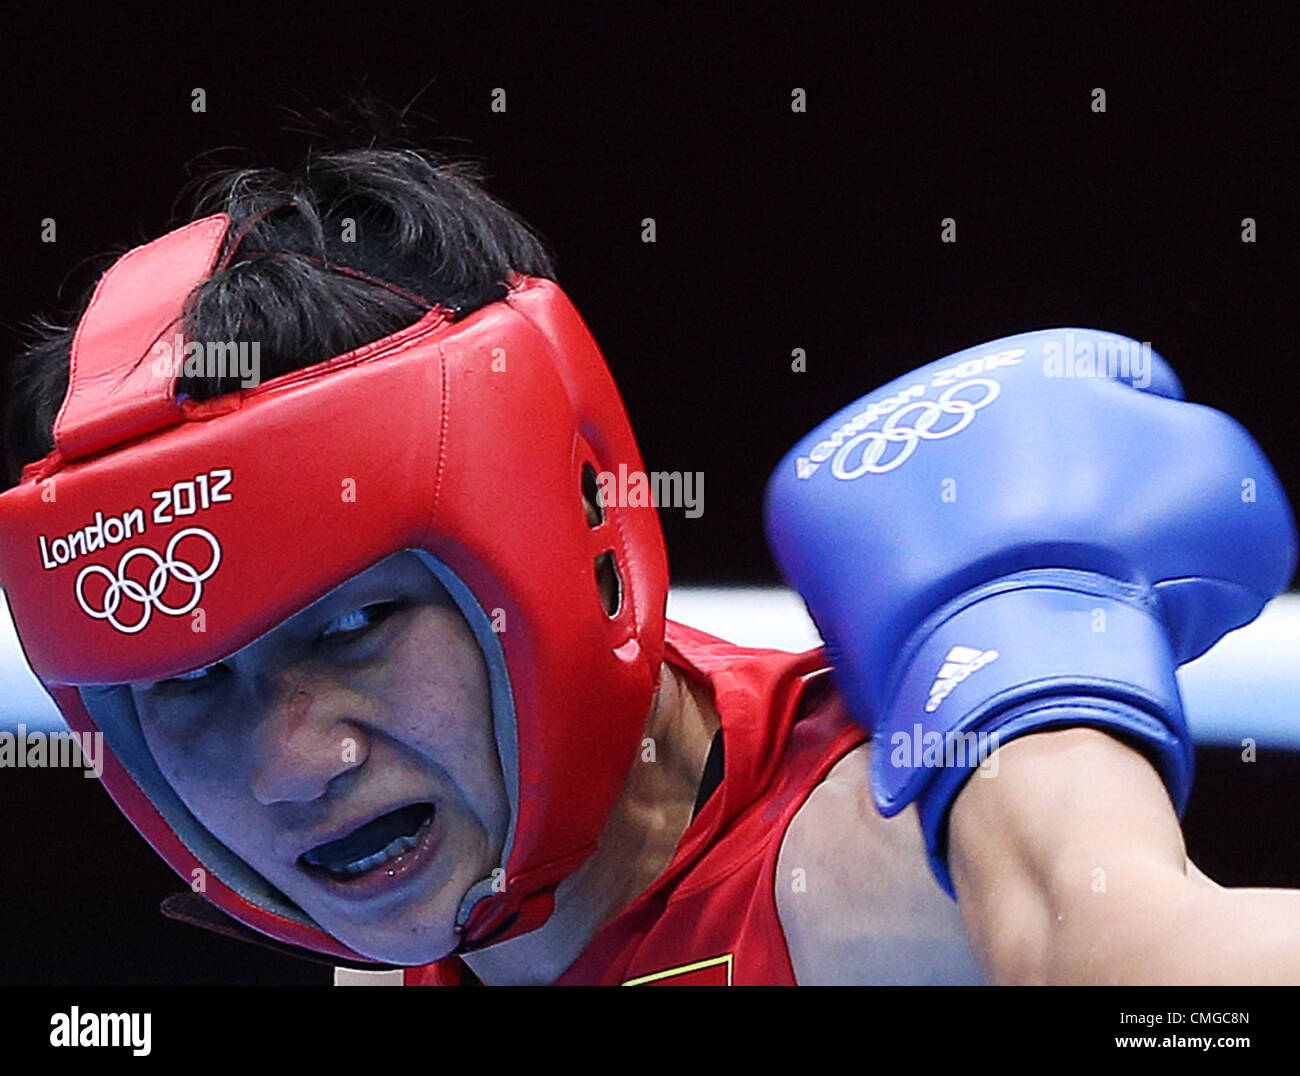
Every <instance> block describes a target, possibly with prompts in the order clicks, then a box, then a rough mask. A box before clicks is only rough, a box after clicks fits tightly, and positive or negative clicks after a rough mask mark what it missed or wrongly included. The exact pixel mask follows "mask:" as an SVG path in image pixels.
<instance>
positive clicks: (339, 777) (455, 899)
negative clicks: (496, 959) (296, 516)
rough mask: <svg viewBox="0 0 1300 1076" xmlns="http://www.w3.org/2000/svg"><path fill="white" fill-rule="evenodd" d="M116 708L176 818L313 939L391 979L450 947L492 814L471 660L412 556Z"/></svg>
mask: <svg viewBox="0 0 1300 1076" xmlns="http://www.w3.org/2000/svg"><path fill="white" fill-rule="evenodd" d="M132 694H133V695H134V697H135V700H136V707H137V709H138V711H139V714H140V724H141V728H142V730H143V732H144V736H145V740H146V742H147V743H148V745H149V749H150V750H151V751H152V752H153V755H154V758H155V759H156V760H157V762H158V765H159V767H160V769H161V770H162V772H163V774H164V776H166V778H167V780H168V781H169V782H170V783H171V785H172V787H173V788H174V789H175V790H176V792H177V794H178V795H179V796H180V798H181V799H182V800H183V801H184V803H185V805H186V806H187V807H189V809H190V810H191V811H192V812H193V813H194V815H195V817H197V818H198V820H199V821H200V822H202V823H203V825H204V826H206V827H207V829H208V830H210V831H211V832H212V833H213V834H214V835H215V836H216V837H217V838H218V839H219V840H221V841H222V842H224V843H225V844H226V845H227V846H228V847H229V848H230V849H232V850H233V851H234V852H235V853H236V854H238V855H239V856H240V857H241V858H242V859H243V860H244V861H245V862H247V863H248V864H249V865H250V866H251V867H253V868H254V869H255V870H256V871H258V872H259V873H260V874H261V875H262V876H263V877H265V878H266V879H267V880H268V881H270V882H271V883H272V884H274V885H275V886H276V887H277V888H278V889H280V890H281V891H282V892H283V893H284V894H285V895H286V896H288V897H289V898H290V899H292V900H293V901H294V902H295V903H297V904H298V905H299V907H301V908H302V909H303V910H304V911H305V912H307V914H308V915H310V916H311V917H312V918H313V919H314V920H315V921H316V922H317V923H319V924H320V925H321V926H322V927H323V928H324V929H325V930H327V931H328V932H329V933H330V934H332V935H333V936H334V937H336V938H338V939H339V940H340V941H342V942H344V943H345V944H347V945H348V946H350V947H352V948H353V949H355V950H356V951H358V952H360V953H362V954H364V955H366V956H369V957H371V958H374V959H377V960H382V961H387V962H391V963H403V964H420V963H428V962H430V961H432V960H435V959H437V958H439V957H441V956H444V955H446V954H447V953H448V952H449V951H450V950H451V949H452V948H453V946H454V945H455V944H456V940H457V939H456V936H455V934H454V933H453V930H452V924H453V923H454V921H455V914H456V909H457V906H458V904H459V903H460V900H461V897H462V896H463V895H464V894H465V891H466V890H467V889H468V888H469V887H470V886H471V885H473V884H474V883H475V882H477V881H478V880H480V879H481V878H484V877H486V876H487V875H489V874H490V873H491V871H492V869H493V868H494V867H496V866H497V865H498V864H499V863H500V857H501V852H502V847H503V844H504V840H505V834H506V830H507V826H508V824H509V805H508V801H507V799H506V794H505V787H504V783H503V780H502V776H501V767H500V762H499V759H498V756H497V750H496V741H495V738H494V734H493V729H492V713H491V701H490V695H489V688H488V676H487V668H486V666H485V664H484V661H483V657H482V654H481V652H480V650H479V647H478V644H477V642H476V641H475V639H474V635H473V633H472V632H471V630H470V628H469V626H468V625H467V624H466V622H465V620H464V618H463V617H462V616H461V614H460V612H459V610H458V609H457V608H456V606H455V604H454V603H453V602H452V601H451V599H450V597H449V596H448V595H447V593H446V591H445V590H444V589H443V588H442V586H441V585H440V584H439V583H438V582H437V581H436V580H435V579H434V577H433V576H432V574H431V573H430V572H429V571H428V570H427V569H426V568H425V567H424V566H423V565H422V564H421V563H420V562H419V560H418V559H417V558H416V557H415V556H414V555H413V554H410V553H401V554H397V555H396V556H393V557H390V558H388V559H387V560H385V561H383V562H382V563H380V564H378V565H376V566H375V567H374V568H371V569H370V570H369V571H367V572H365V573H363V574H361V575H359V576H357V577H356V578H355V579H353V580H351V581H350V582H348V583H347V584H345V585H344V586H342V587H340V588H338V589H337V590H335V591H334V592H333V593H331V594H329V595H327V596H326V597H325V598H322V599H321V600H320V601H318V602H316V603H315V604H314V605H312V606H310V607H309V608H307V609H305V610H303V611H302V612H300V613H298V614H297V615H295V616H293V617H292V618H290V619H289V620H286V621H285V622H284V623H283V624H281V625H279V626H278V627H277V628H276V629H275V630H274V631H272V632H270V633H269V634H267V635H265V636H263V637H262V638H261V639H259V640H257V641H256V642H254V643H252V644H250V645H249V646H247V647H245V648H244V649H243V650H241V651H240V652H239V653H238V654H236V655H235V656H234V657H233V658H230V659H228V660H227V661H224V662H221V663H220V664H218V665H215V666H212V667H210V668H209V669H207V670H204V671H202V672H200V673H196V674H191V675H188V676H186V677H185V678H179V679H175V680H162V681H158V682H156V683H147V684H133V685H132Z"/></svg>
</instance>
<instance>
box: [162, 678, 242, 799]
mask: <svg viewBox="0 0 1300 1076" xmlns="http://www.w3.org/2000/svg"><path fill="white" fill-rule="evenodd" d="M137 712H138V713H139V716H140V731H141V733H142V735H143V736H144V741H145V745H146V746H147V747H148V748H149V753H150V754H151V755H153V758H154V761H155V762H156V763H157V764H158V769H159V770H161V771H162V775H163V777H164V778H166V780H167V783H168V784H169V785H171V786H172V788H173V789H174V790H175V792H176V794H177V795H178V796H179V797H180V798H181V801H182V802H183V803H184V804H185V805H186V806H187V807H188V808H189V809H190V810H191V811H192V812H194V813H195V814H196V815H198V816H199V817H201V818H202V817H206V816H207V815H208V813H209V812H208V810H207V809H208V808H210V806H211V805H212V804H215V803H217V802H221V801H225V800H228V799H229V798H230V787H231V786H232V785H233V782H234V779H235V771H236V761H237V759H238V757H239V752H238V749H237V745H236V744H235V743H234V742H233V741H232V740H231V738H230V737H229V736H228V735H226V734H225V732H224V731H223V728H224V727H218V728H216V729H211V728H209V729H204V730H203V731H202V732H195V731H187V730H186V729H184V728H183V727H177V726H176V724H175V723H174V722H173V723H167V722H164V721H162V720H160V719H159V718H158V717H157V716H156V715H155V714H153V713H152V712H151V711H150V709H149V707H148V706H147V705H145V706H143V707H141V706H140V705H139V702H138V701H137ZM227 731H228V730H227Z"/></svg>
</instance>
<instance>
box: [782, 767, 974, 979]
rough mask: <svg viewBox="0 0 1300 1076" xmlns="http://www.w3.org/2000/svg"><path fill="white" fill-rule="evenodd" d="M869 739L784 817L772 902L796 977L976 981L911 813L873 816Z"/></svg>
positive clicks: (955, 915)
mask: <svg viewBox="0 0 1300 1076" xmlns="http://www.w3.org/2000/svg"><path fill="white" fill-rule="evenodd" d="M870 760H871V745H870V744H862V745H861V746H860V747H858V748H856V749H854V750H853V751H851V752H850V753H849V754H847V755H846V756H845V757H844V758H842V759H840V761H839V762H838V763H836V765H835V767H834V768H833V769H832V770H831V771H830V773H829V774H827V776H826V779H825V780H824V781H822V783H821V784H820V785H818V786H817V788H815V789H814V790H813V792H812V794H811V795H810V796H809V797H808V799H807V800H806V801H805V802H804V804H803V806H802V807H801V808H800V809H799V812H798V813H797V814H796V815H795V817H794V819H793V820H792V821H791V823H790V826H789V828H788V829H787V830H786V833H785V837H784V838H783V840H782V842H781V851H780V854H779V856H778V859H777V871H776V905H777V912H778V914H779V916H780V920H781V927H782V930H783V931H784V932H785V936H786V942H787V945H788V946H789V949H790V958H791V960H792V962H793V964H794V971H795V977H796V978H797V979H798V981H799V982H800V983H822V984H829V983H836V984H846V983H977V982H980V981H981V980H980V976H979V971H978V970H977V968H976V966H975V960H974V957H973V956H972V955H971V950H970V946H969V944H968V943H967V940H966V933H965V930H964V928H963V926H962V919H961V913H960V912H959V911H958V909H957V905H956V903H955V902H954V901H952V900H950V899H949V898H948V896H947V894H945V893H944V892H943V890H941V889H940V888H939V886H938V885H937V884H936V882H935V881H934V878H933V877H932V876H931V874H930V868H929V865H928V864H927V862H926V856H925V846H924V844H923V843H922V840H921V831H920V827H919V826H918V824H917V821H916V813H915V811H914V810H913V809H912V808H908V809H907V810H906V811H904V812H903V813H902V814H900V815H897V816H895V817H894V818H882V817H881V816H880V814H879V813H878V812H877V811H876V808H875V805H874V804H873V803H872V800H871V776H870Z"/></svg>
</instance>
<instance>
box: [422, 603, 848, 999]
mask: <svg viewBox="0 0 1300 1076" xmlns="http://www.w3.org/2000/svg"><path fill="white" fill-rule="evenodd" d="M665 658H666V660H668V661H670V662H671V663H672V664H674V665H676V666H677V667H679V668H682V669H684V670H686V671H687V672H689V673H691V674H693V676H694V678H695V679H697V680H700V681H703V682H704V683H705V684H707V685H708V687H709V688H710V691H711V694H712V698H713V702H714V706H715V707H716V709H717V712H718V715H719V716H720V717H721V719H722V741H723V777H722V782H721V783H720V784H719V785H718V786H717V788H716V789H714V791H713V794H712V795H711V796H710V797H709V799H708V801H707V802H706V803H705V805H704V806H703V808H701V810H700V812H699V814H698V815H696V817H695V818H694V819H693V820H692V822H691V824H690V826H689V827H688V828H687V830H686V832H685V833H684V834H683V835H682V839H681V841H680V843H679V844H678V846H677V853H676V855H675V856H674V857H673V859H672V862H671V863H669V865H668V867H667V868H666V869H665V870H664V872H663V873H662V874H660V875H659V877H658V878H657V879H655V881H654V882H653V883H651V885H650V886H649V887H648V888H647V889H646V890H645V891H643V892H642V893H641V895H640V896H639V897H637V899H636V900H634V901H633V902H632V903H631V904H630V905H629V906H628V907H627V908H626V909H625V910H624V911H623V912H622V913H620V914H619V915H618V917H617V918H615V919H613V920H612V921H611V922H609V923H608V924H607V925H606V926H605V927H604V928H603V929H602V930H601V931H600V932H599V933H598V934H597V935H596V936H595V937H594V938H593V939H592V940H591V942H590V943H589V944H588V945H587V947H586V948H585V949H584V950H583V951H582V952H581V954H579V956H578V958H577V960H575V961H574V962H573V964H572V965H571V966H570V967H569V969H568V970H567V971H566V972H565V973H564V974H563V975H561V976H560V978H559V979H558V980H556V984H557V985H563V986H577V985H606V986H613V985H620V984H622V985H627V986H632V985H646V986H650V985H653V986H687V985H716V986H724V985H738V986H740V985H794V983H795V977H794V969H793V967H792V966H791V963H790V953H789V950H788V949H787V948H786V942H785V935H784V933H783V932H782V930H781V924H780V921H779V920H778V918H777V910H776V884H777V878H776V863H777V855H778V853H779V852H780V850H781V841H782V839H783V838H784V836H785V832H786V829H787V828H788V827H789V825H790V821H791V819H793V818H794V816H795V813H796V812H797V811H798V810H799V808H800V807H801V806H802V805H803V802H804V801H805V800H806V799H807V798H808V795H809V793H811V792H812V790H813V789H814V788H816V787H817V785H818V784H819V783H821V781H822V780H823V779H824V778H825V776H826V774H827V773H828V772H829V771H830V769H831V767H832V766H834V765H835V763H836V762H838V761H839V760H840V759H841V758H843V757H844V756H845V755H846V754H847V753H848V752H849V751H851V750H852V749H853V748H855V747H857V746H858V745H859V744H860V743H862V742H864V741H865V740H866V738H867V736H866V733H865V732H864V731H863V730H862V729H861V728H860V727H859V726H857V725H856V724H854V722H853V721H852V719H851V718H850V717H849V716H848V714H847V712H846V711H845V710H844V707H843V704H842V703H841V702H840V699H839V695H838V693H837V692H835V691H834V690H831V685H830V676H829V669H828V667H827V663H826V656H825V652H824V651H823V650H810V651H808V652H807V653H804V654H789V653H786V652H784V651H779V650H755V649H751V648H747V647H741V646H736V645H734V644H732V643H728V642H724V641H723V640H721V639H717V638H715V637H714V636H712V635H708V634H706V633H705V632H702V631H698V630H697V629H695V628H689V627H686V626H685V625H682V624H675V623H672V622H670V623H669V624H668V632H667V647H666V651H665ZM465 977H466V976H465V968H464V966H463V964H461V962H460V961H459V960H458V959H456V958H451V959H448V960H441V961H439V962H438V963H436V964H430V965H428V966H427V967H422V968H408V969H407V970H406V975H405V982H406V984H407V985H408V986H412V985H420V986H434V985H451V984H455V983H459V982H463V981H465Z"/></svg>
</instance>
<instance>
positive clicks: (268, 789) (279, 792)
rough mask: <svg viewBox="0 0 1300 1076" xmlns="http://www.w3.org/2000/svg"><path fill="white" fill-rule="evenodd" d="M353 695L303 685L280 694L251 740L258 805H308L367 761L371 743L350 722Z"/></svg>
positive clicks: (287, 687) (334, 687) (332, 688)
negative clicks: (338, 778) (340, 777)
mask: <svg viewBox="0 0 1300 1076" xmlns="http://www.w3.org/2000/svg"><path fill="white" fill-rule="evenodd" d="M349 698H350V695H349V694H348V692H346V691H344V690H342V689H340V688H339V687H338V686H337V685H332V684H327V683H321V684H309V683H303V682H298V683H294V684H287V685H284V686H283V687H281V688H280V689H279V690H277V691H276V692H275V694H274V697H273V699H272V701H271V702H270V704H269V705H268V707H267V712H266V714H265V715H264V717H263V719H262V720H261V721H259V722H258V723H257V726H256V729H255V731H254V734H253V739H252V749H253V765H252V786H253V787H252V791H253V796H254V798H256V800H257V802H258V803H261V804H263V805H265V806H269V805H271V804H274V803H305V802H309V801H311V800H314V799H316V798H317V797H319V796H321V795H323V794H324V792H325V790H326V788H327V787H328V785H329V783H330V782H331V781H332V780H334V778H336V777H338V776H339V775H340V774H344V773H347V772H348V771H349V770H353V769H356V768H357V767H358V766H360V765H361V764H362V763H363V762H365V760H366V755H367V753H368V751H369V744H368V741H367V740H366V738H365V736H364V734H363V733H362V731H361V729H360V727H359V726H358V724H356V723H355V722H354V721H353V720H351V719H350V718H351V715H352V710H351V709H350V708H349V705H348V700H349Z"/></svg>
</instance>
